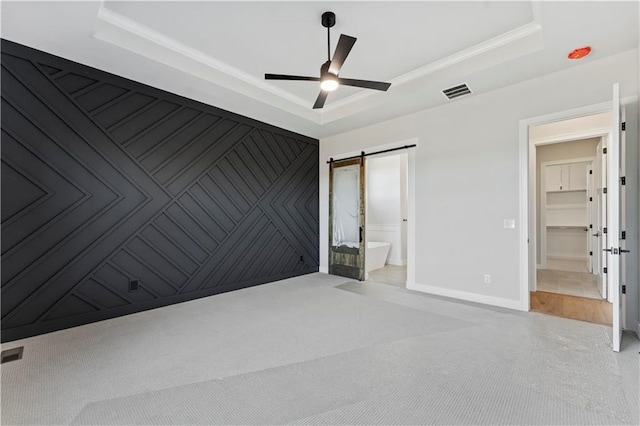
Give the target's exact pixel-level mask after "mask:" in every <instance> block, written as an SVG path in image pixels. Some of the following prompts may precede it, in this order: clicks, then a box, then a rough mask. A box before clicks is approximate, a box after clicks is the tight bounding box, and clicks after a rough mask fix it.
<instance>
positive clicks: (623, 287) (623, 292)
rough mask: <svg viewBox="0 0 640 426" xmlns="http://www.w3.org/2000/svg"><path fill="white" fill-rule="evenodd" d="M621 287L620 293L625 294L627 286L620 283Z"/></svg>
mask: <svg viewBox="0 0 640 426" xmlns="http://www.w3.org/2000/svg"><path fill="white" fill-rule="evenodd" d="M621 287H622V288H621V290H622V294H627V286H626V285H624V284H622V286H621Z"/></svg>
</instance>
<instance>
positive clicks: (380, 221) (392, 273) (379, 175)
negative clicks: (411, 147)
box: [365, 152, 408, 288]
mask: <svg viewBox="0 0 640 426" xmlns="http://www.w3.org/2000/svg"><path fill="white" fill-rule="evenodd" d="M366 162H367V165H366V179H365V182H366V197H365V199H366V214H365V218H366V226H365V229H366V232H365V234H366V238H365V240H366V244H367V245H366V247H367V248H366V250H367V251H366V256H365V269H366V279H367V280H369V281H373V282H377V283H382V284H388V285H394V286H398V287H402V288H404V287H405V286H406V282H407V217H408V205H407V200H408V186H407V181H408V173H407V172H408V168H407V164H408V155H407V153H406V152H400V153H396V152H394V153H389V154H387V155H376V156H371V157H367V159H366Z"/></svg>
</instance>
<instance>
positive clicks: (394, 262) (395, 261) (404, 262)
mask: <svg viewBox="0 0 640 426" xmlns="http://www.w3.org/2000/svg"><path fill="white" fill-rule="evenodd" d="M387 265H394V266H406V265H407V259H404V260H402V259H387Z"/></svg>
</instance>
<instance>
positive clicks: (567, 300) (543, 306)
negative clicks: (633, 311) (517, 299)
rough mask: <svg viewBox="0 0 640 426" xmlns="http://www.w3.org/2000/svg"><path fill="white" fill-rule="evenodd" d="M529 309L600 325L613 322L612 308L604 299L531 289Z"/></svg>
mask: <svg viewBox="0 0 640 426" xmlns="http://www.w3.org/2000/svg"><path fill="white" fill-rule="evenodd" d="M529 306H530V310H531V311H532V312H540V313H543V314H549V315H555V316H558V317H563V318H571V319H576V320H580V321H587V322H592V323H596V324H602V325H612V324H613V308H612V305H611V303H609V302H607V301H606V300H597V299H590V298H586V297H578V296H569V295H566V294H557V293H549V292H546V291H532V292H531V301H530V305H529Z"/></svg>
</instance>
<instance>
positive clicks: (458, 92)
mask: <svg viewBox="0 0 640 426" xmlns="http://www.w3.org/2000/svg"><path fill="white" fill-rule="evenodd" d="M442 93H444V94H445V96H446V97H447V98H449V99H453V98H457V97H458V96H462V95H468V94H469V93H471V90H469V87H467V85H466V84H461V85H460V86H455V87H450V88H448V89H444V90H443V91H442Z"/></svg>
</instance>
